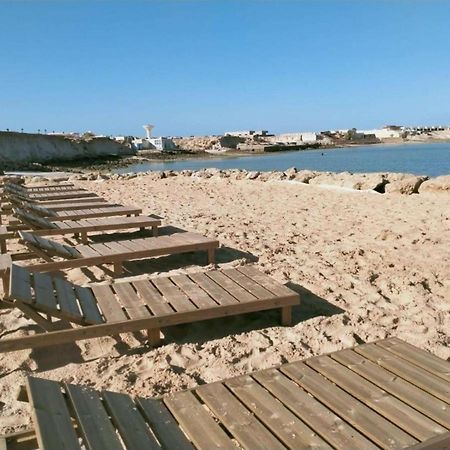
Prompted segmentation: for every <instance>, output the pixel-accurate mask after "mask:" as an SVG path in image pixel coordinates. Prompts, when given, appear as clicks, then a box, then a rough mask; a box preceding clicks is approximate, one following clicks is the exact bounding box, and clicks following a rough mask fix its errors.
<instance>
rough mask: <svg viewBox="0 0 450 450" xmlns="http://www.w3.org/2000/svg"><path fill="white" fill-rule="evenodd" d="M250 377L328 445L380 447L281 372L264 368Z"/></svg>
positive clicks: (363, 447) (364, 447)
mask: <svg viewBox="0 0 450 450" xmlns="http://www.w3.org/2000/svg"><path fill="white" fill-rule="evenodd" d="M252 377H253V378H254V379H255V380H256V381H258V383H260V384H261V385H262V386H264V388H266V389H267V390H268V391H269V392H270V393H271V394H272V395H273V396H274V397H275V398H277V399H278V400H279V401H280V402H281V403H282V404H283V405H284V406H285V407H286V408H288V409H290V410H291V411H292V412H293V413H294V414H295V415H296V416H297V417H299V418H300V419H301V420H302V421H303V422H304V423H305V424H307V425H308V426H309V427H311V429H312V430H314V431H315V432H316V433H317V435H318V436H320V437H321V438H322V439H323V440H325V441H326V442H328V443H329V444H330V445H331V446H333V447H335V448H341V449H367V450H369V449H370V450H375V449H379V447H378V446H376V445H374V444H373V443H372V442H371V441H369V440H368V439H367V438H366V437H365V436H363V435H362V434H361V433H360V432H358V431H357V430H355V429H354V428H353V427H351V426H350V425H349V424H348V423H347V422H345V421H343V420H342V419H341V418H340V417H339V416H337V415H336V414H335V413H334V412H333V411H331V410H330V409H328V408H327V407H326V406H324V405H323V404H322V403H320V402H319V401H317V400H316V399H315V398H314V397H312V396H311V395H309V394H308V393H306V392H305V391H304V390H303V389H301V388H300V387H299V386H298V385H297V384H295V383H294V382H293V381H292V380H290V379H289V378H287V377H286V376H284V375H283V374H282V373H281V372H280V371H278V370H276V369H269V370H264V371H261V372H256V373H254V374H252Z"/></svg>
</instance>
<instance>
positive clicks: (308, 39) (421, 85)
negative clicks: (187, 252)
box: [0, 0, 450, 136]
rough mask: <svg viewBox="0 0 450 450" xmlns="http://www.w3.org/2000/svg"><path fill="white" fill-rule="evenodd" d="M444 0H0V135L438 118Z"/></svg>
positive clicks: (445, 92)
mask: <svg viewBox="0 0 450 450" xmlns="http://www.w3.org/2000/svg"><path fill="white" fill-rule="evenodd" d="M449 24H450V1H445V0H421V1H420V0H385V1H384V0H364V1H361V0H313V1H307V0H304V1H301V0H298V1H294V0H291V1H290V0H274V1H270V0H198V1H191V0H155V1H151V0H89V1H88V0H73V1H72V0H47V1H40V0H28V1H25V0H0V130H5V129H10V130H18V131H20V130H21V129H22V128H23V129H24V131H28V132H36V131H37V130H38V129H40V130H44V129H47V130H48V131H53V130H55V131H66V132H67V131H86V130H92V131H94V132H96V133H98V134H107V135H110V134H113V135H123V134H125V135H135V136H139V135H144V130H143V128H142V125H144V124H146V123H151V124H154V125H155V129H154V135H172V136H173V135H175V136H176V135H184V136H186V135H203V134H222V133H224V132H226V131H233V130H249V129H252V130H259V129H267V130H269V131H271V132H276V133H282V132H291V131H313V130H315V131H320V130H328V129H342V128H352V127H356V128H358V129H370V128H376V127H381V126H383V125H385V124H406V125H422V124H450V26H449Z"/></svg>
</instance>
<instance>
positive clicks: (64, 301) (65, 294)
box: [54, 277, 83, 320]
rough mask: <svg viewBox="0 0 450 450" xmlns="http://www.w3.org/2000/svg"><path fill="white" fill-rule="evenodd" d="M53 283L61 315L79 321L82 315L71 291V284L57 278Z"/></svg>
mask: <svg viewBox="0 0 450 450" xmlns="http://www.w3.org/2000/svg"><path fill="white" fill-rule="evenodd" d="M54 283H55V289H56V296H57V299H58V303H59V307H60V308H61V314H64V315H65V316H67V318H68V319H71V318H74V319H76V320H79V319H81V318H82V317H83V314H82V313H81V311H80V308H79V306H78V303H77V298H76V296H75V292H74V291H73V284H71V283H69V282H67V281H65V280H63V279H62V278H59V277H55V278H54Z"/></svg>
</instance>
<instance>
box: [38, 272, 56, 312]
mask: <svg viewBox="0 0 450 450" xmlns="http://www.w3.org/2000/svg"><path fill="white" fill-rule="evenodd" d="M33 287H34V294H35V301H36V306H38V307H39V308H41V309H44V310H47V311H55V310H57V302H56V297H55V293H54V289H53V282H52V277H51V276H50V275H47V274H43V273H39V272H35V273H34V274H33Z"/></svg>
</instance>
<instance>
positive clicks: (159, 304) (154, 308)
mask: <svg viewBox="0 0 450 450" xmlns="http://www.w3.org/2000/svg"><path fill="white" fill-rule="evenodd" d="M132 284H133V286H134V288H135V289H136V291H137V292H138V294H139V296H140V297H141V299H142V300H143V301H144V302H145V303H146V304H147V306H148V307H149V308H150V311H151V312H152V313H153V315H155V316H161V315H165V314H173V313H174V312H175V311H174V310H173V308H171V307H170V305H169V304H168V303H167V301H166V300H165V299H164V297H163V296H162V295H161V294H160V293H159V292H158V290H157V289H156V288H155V287H154V286H153V284H151V282H150V280H138V281H133V282H132Z"/></svg>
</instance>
